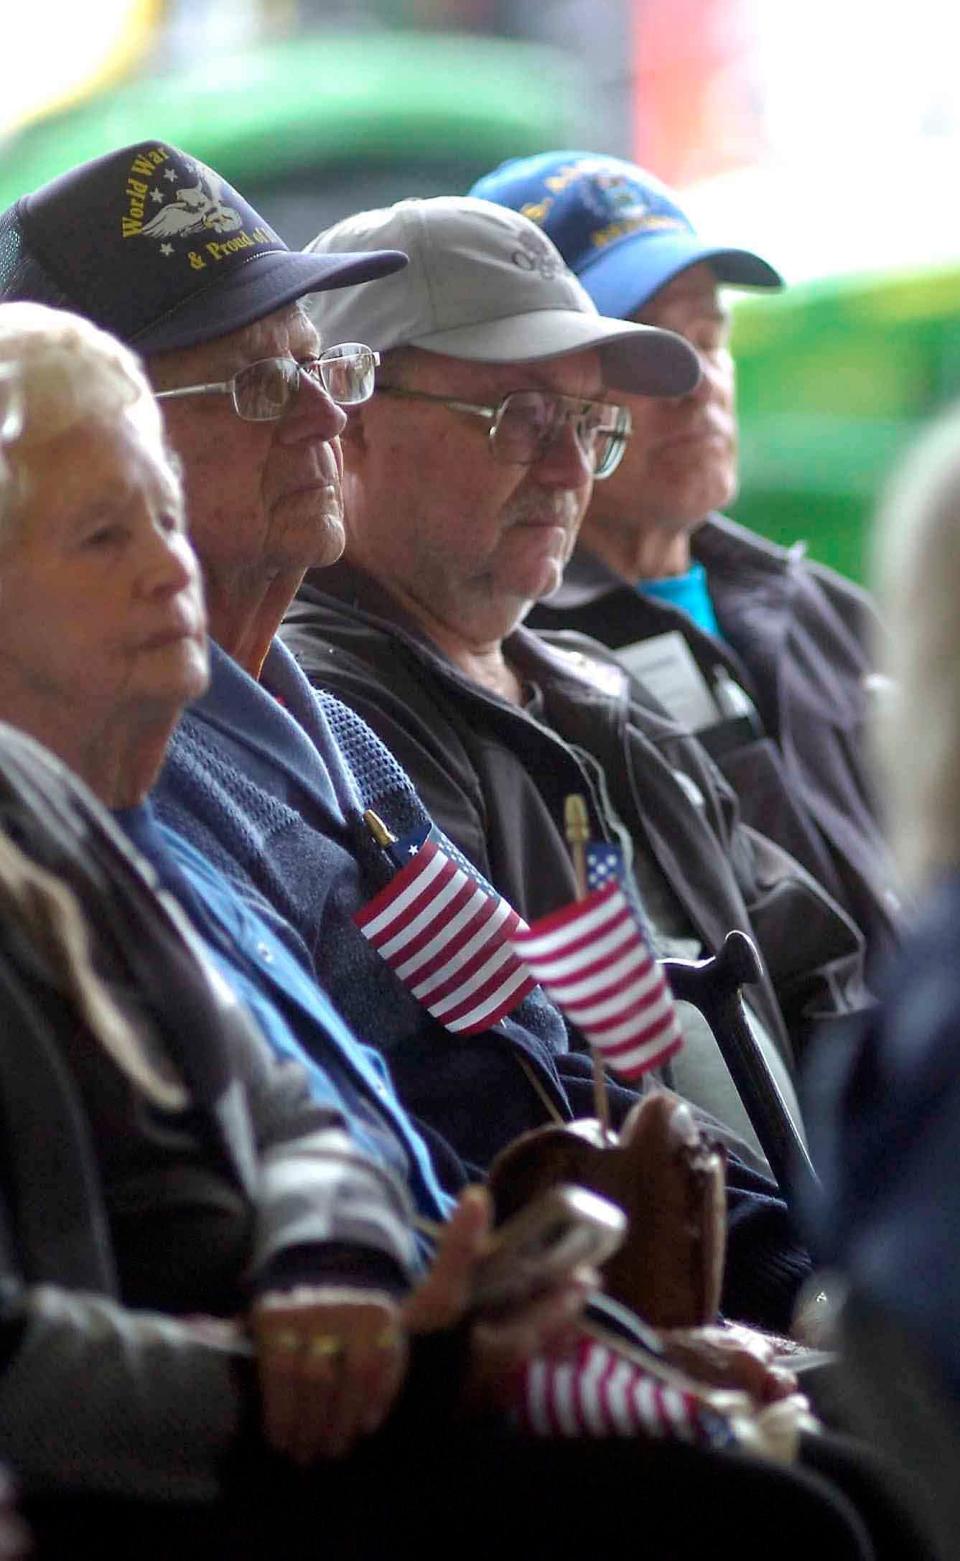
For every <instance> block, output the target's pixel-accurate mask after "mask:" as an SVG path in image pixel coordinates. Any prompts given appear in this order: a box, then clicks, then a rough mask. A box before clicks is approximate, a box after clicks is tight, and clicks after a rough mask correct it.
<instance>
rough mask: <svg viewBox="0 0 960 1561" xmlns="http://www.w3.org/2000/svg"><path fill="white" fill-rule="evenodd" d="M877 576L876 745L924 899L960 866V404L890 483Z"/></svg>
mask: <svg viewBox="0 0 960 1561" xmlns="http://www.w3.org/2000/svg"><path fill="white" fill-rule="evenodd" d="M874 578H875V582H876V587H877V593H878V597H879V600H880V605H881V607H882V609H883V612H884V614H885V619H886V628H887V631H888V634H887V638H886V639H885V641H884V645H883V647H882V655H883V664H884V666H885V669H886V671H887V673H888V674H889V681H886V680H885V681H884V683H883V684H882V686H881V687H880V689H879V691H878V693H879V697H878V701H877V716H876V721H875V732H874V739H875V748H876V752H877V755H878V759H879V763H880V765H881V768H882V771H883V776H884V781H885V788H886V800H887V810H888V820H889V827H890V832H891V836H892V841H893V846H894V850H895V854H896V856H897V859H898V862H899V865H900V868H901V871H902V873H903V876H904V881H905V883H906V884H907V885H908V887H909V888H910V889H911V890H912V891H913V892H914V893H917V892H919V891H920V890H922V889H925V888H927V887H929V886H930V885H931V884H932V883H933V881H934V880H935V879H936V878H937V877H938V876H939V875H940V874H941V873H942V872H943V871H945V870H948V869H951V868H953V869H956V868H960V618H958V600H960V409H954V410H953V411H951V412H950V413H949V414H947V416H945V417H944V418H942V419H941V420H940V421H939V422H937V423H936V424H935V425H934V426H933V427H932V428H931V430H930V431H929V433H928V434H927V435H926V436H925V437H924V438H923V439H922V440H921V442H920V443H919V445H918V446H917V447H916V448H915V449H914V451H913V452H912V454H911V455H910V456H909V458H908V459H907V460H906V462H905V463H904V464H903V466H902V467H901V468H900V470H899V471H898V473H897V475H896V477H895V478H894V480H893V481H892V483H891V484H890V486H889V488H888V490H887V493H886V495H885V497H884V501H883V503H882V505H881V508H880V512H879V514H878V518H877V524H876V542H875V557H874Z"/></svg>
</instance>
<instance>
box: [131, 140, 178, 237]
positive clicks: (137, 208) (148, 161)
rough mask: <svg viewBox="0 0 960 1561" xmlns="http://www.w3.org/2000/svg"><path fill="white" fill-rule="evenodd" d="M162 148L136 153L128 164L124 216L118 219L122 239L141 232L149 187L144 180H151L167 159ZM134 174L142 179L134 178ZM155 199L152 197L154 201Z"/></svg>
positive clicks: (157, 147) (166, 153)
mask: <svg viewBox="0 0 960 1561" xmlns="http://www.w3.org/2000/svg"><path fill="white" fill-rule="evenodd" d="M169 155H170V154H169V152H165V151H164V150H163V148H162V147H159V146H156V147H152V148H151V149H150V151H148V152H138V153H137V155H136V157H135V158H134V159H133V162H132V163H131V164H130V171H129V173H128V174H127V183H126V188H125V190H124V194H125V196H126V198H127V210H126V214H125V215H124V216H122V217H121V219H120V232H121V235H122V237H123V238H133V237H134V236H135V235H136V234H137V233H141V232H142V231H143V218H144V214H145V210H146V204H145V203H146V197H147V191H148V189H149V185H148V184H147V183H146V180H148V179H152V178H153V176H154V174H155V173H156V171H157V169H158V168H159V167H160V164H161V163H165V162H166V161H167V159H168V157H169ZM135 174H140V175H142V177H140V178H135V177H134V175H135ZM155 198H156V197H154V199H155Z"/></svg>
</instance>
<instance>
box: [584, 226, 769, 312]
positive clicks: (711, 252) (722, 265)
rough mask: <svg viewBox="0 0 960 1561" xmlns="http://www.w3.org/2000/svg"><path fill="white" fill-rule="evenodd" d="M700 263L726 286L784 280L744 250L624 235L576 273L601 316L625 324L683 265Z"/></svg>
mask: <svg viewBox="0 0 960 1561" xmlns="http://www.w3.org/2000/svg"><path fill="white" fill-rule="evenodd" d="M701 263H705V264H706V265H708V266H710V268H711V270H712V271H713V273H714V275H715V276H716V278H717V281H718V282H723V283H726V284H728V285H729V286H731V287H757V288H780V287H783V286H784V285H785V284H784V280H783V277H782V276H781V275H780V273H779V271H775V270H774V268H773V266H771V265H770V264H769V263H768V262H767V261H766V260H762V259H761V257H760V256H759V255H755V254H753V253H752V251H751V250H748V249H717V248H716V247H714V246H712V245H710V244H704V243H703V242H702V241H701V240H700V239H699V238H698V237H697V235H696V234H695V233H689V232H676V231H674V232H669V233H660V234H651V233H649V232H642V231H641V232H637V233H630V234H627V235H626V236H625V237H624V238H622V239H619V240H617V241H616V243H614V244H612V245H611V246H610V248H609V249H607V250H604V251H603V253H602V254H600V255H598V256H597V258H596V259H595V260H592V261H591V263H590V264H589V265H588V266H584V267H583V268H582V269H581V270H579V271H578V273H577V274H578V276H579V278H580V281H581V282H582V283H583V285H584V287H585V288H586V290H587V292H588V293H589V294H590V297H591V298H592V299H593V301H594V303H595V304H596V306H597V308H598V309H599V311H600V313H601V314H609V315H613V316H614V317H615V318H617V319H621V320H624V319H628V318H629V317H630V315H632V314H636V313H637V311H638V310H640V309H642V308H643V307H644V305H645V304H646V303H648V302H649V300H650V299H651V298H652V296H653V294H654V293H657V292H659V291H660V288H661V287H665V286H666V284H667V283H668V282H670V281H672V280H673V278H674V277H675V276H677V275H678V273H679V272H681V271H685V270H686V269H687V268H688V267H689V266H695V265H699V264H701Z"/></svg>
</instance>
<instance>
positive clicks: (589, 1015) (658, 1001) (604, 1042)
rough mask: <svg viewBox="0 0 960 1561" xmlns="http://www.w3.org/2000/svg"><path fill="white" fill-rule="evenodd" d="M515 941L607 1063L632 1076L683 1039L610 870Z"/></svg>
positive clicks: (654, 1063) (639, 931) (633, 917)
mask: <svg viewBox="0 0 960 1561" xmlns="http://www.w3.org/2000/svg"><path fill="white" fill-rule="evenodd" d="M513 944H514V947H515V949H516V951H517V953H518V955H519V956H520V958H521V959H522V960H524V962H525V963H526V965H527V966H528V968H529V969H530V971H531V973H532V974H533V976H535V978H536V979H537V980H538V981H539V982H541V984H542V985H543V986H544V987H545V988H546V990H547V992H548V993H549V995H550V997H552V999H553V1001H554V1002H555V1003H556V1005H557V1007H558V1008H559V1009H561V1010H562V1012H563V1013H564V1014H566V1016H567V1018H568V1019H570V1020H572V1021H573V1023H574V1024H575V1025H576V1026H577V1027H578V1029H580V1030H581V1031H582V1032H583V1034H584V1035H585V1036H586V1038H587V1040H588V1041H589V1042H590V1045H591V1046H592V1047H593V1048H594V1051H595V1052H597V1053H598V1054H599V1055H600V1057H601V1058H602V1060H603V1062H604V1064H605V1066H607V1067H609V1068H610V1069H612V1070H613V1072H615V1073H617V1074H618V1075H619V1076H620V1077H621V1078H623V1079H627V1080H629V1081H633V1080H635V1079H638V1078H640V1076H641V1075H642V1074H644V1073H646V1072H647V1071H648V1070H649V1069H650V1068H654V1067H657V1066H658V1065H659V1064H660V1063H663V1062H666V1061H667V1059H668V1058H669V1057H672V1056H673V1054H674V1052H676V1051H677V1050H678V1049H679V1047H680V1046H681V1045H682V1044H683V1035H682V1032H681V1028H680V1021H679V1018H678V1016H677V1011H676V1005H675V1003H674V1000H673V994H672V993H671V991H670V988H669V986H668V984H667V980H666V977H665V976H664V974H663V972H662V970H661V969H660V966H659V965H658V964H657V961H656V959H655V957H654V954H653V951H652V950H651V948H650V945H649V944H648V942H647V939H646V934H645V929H644V928H643V926H642V924H641V921H640V917H639V914H638V912H637V909H636V907H635V906H634V905H633V904H632V903H631V901H630V899H629V898H628V896H627V894H626V893H625V892H624V890H623V888H622V887H621V886H620V884H619V883H618V882H617V881H616V879H615V878H613V879H611V881H608V883H607V886H606V887H605V888H602V889H594V890H592V891H591V892H590V893H588V894H587V896H586V898H585V899H582V900H577V901H575V902H574V903H573V904H571V905H567V906H565V907H564V908H563V909H562V910H559V911H553V912H552V913H551V914H550V915H548V916H541V917H540V919H539V920H538V921H536V922H534V923H533V925H532V926H530V927H528V928H527V929H526V930H525V931H518V932H516V933H514V934H513Z"/></svg>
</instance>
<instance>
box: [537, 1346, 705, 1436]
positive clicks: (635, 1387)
mask: <svg viewBox="0 0 960 1561" xmlns="http://www.w3.org/2000/svg"><path fill="white" fill-rule="evenodd" d="M516 1413H517V1418H518V1419H519V1421H520V1425H521V1427H522V1429H523V1430H524V1431H526V1432H528V1433H529V1434H530V1435H532V1436H547V1437H552V1436H564V1437H567V1436H570V1437H573V1436H590V1437H604V1436H650V1437H654V1438H657V1439H660V1440H662V1439H665V1438H671V1439H674V1440H676V1441H681V1442H689V1443H693V1444H697V1445H701V1446H703V1445H717V1444H723V1443H726V1442H729V1441H730V1440H731V1436H730V1432H729V1429H728V1427H727V1426H726V1423H725V1422H724V1421H723V1420H722V1419H721V1417H720V1416H719V1415H717V1414H716V1412H715V1411H714V1410H712V1409H710V1408H708V1407H707V1406H706V1405H704V1404H703V1403H701V1401H700V1400H699V1399H698V1398H697V1396H696V1394H694V1393H688V1392H685V1391H684V1390H683V1389H682V1388H678V1387H674V1386H673V1385H672V1384H670V1383H667V1382H661V1381H659V1380H658V1378H657V1377H656V1376H654V1375H653V1374H652V1373H650V1372H647V1371H644V1369H643V1368H642V1367H641V1366H638V1365H636V1364H634V1363H633V1362H632V1361H629V1360H625V1359H624V1357H623V1356H622V1355H620V1354H618V1353H617V1351H616V1350H614V1349H611V1348H609V1347H608V1346H607V1345H605V1344H600V1343H598V1342H596V1341H595V1340H593V1339H589V1338H581V1339H580V1340H579V1341H578V1343H577V1346H576V1349H575V1351H574V1353H573V1354H572V1355H571V1356H570V1357H569V1358H567V1359H564V1358H551V1357H548V1356H537V1357H535V1358H534V1359H533V1360H531V1361H530V1362H529V1363H528V1364H527V1366H526V1367H525V1369H524V1372H523V1375H522V1377H521V1383H520V1391H519V1402H518V1404H517V1407H516Z"/></svg>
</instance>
